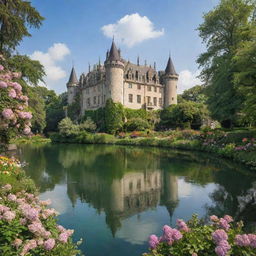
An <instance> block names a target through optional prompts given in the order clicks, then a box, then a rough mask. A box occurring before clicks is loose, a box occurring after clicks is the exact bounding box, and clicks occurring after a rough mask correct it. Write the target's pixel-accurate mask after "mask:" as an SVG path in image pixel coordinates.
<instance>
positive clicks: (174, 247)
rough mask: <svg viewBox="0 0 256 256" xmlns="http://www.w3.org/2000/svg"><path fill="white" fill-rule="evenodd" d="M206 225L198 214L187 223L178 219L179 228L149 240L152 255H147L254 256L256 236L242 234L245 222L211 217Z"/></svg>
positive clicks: (164, 229) (149, 255)
mask: <svg viewBox="0 0 256 256" xmlns="http://www.w3.org/2000/svg"><path fill="white" fill-rule="evenodd" d="M210 219H211V222H210V223H208V224H207V225H206V224H205V223H203V222H202V221H200V220H199V219H198V218H197V216H196V215H194V216H193V217H192V219H191V220H190V221H188V223H185V222H184V221H183V220H177V229H175V228H171V227H169V226H167V225H165V226H164V227H163V235H162V236H161V237H157V236H155V235H151V236H150V238H149V246H150V252H149V253H145V254H143V255H144V256H156V255H157V256H169V255H172V256H181V255H184V256H189V255H192V256H205V255H209V256H210V255H218V256H225V255H255V253H256V234H243V231H242V227H243V223H242V222H238V223H235V222H233V219H232V217H230V216H228V215H225V216H224V217H223V218H220V219H219V218H218V217H217V216H214V215H213V216H211V217H210Z"/></svg>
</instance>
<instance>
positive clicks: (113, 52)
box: [108, 40, 120, 61]
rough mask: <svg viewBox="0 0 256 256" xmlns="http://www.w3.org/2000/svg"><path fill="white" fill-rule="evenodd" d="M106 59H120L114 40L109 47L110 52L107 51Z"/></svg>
mask: <svg viewBox="0 0 256 256" xmlns="http://www.w3.org/2000/svg"><path fill="white" fill-rule="evenodd" d="M108 59H109V60H110V61H115V60H120V54H119V52H118V50H117V48H116V45H115V42H114V40H113V41H112V45H111V49H110V52H109V57H108Z"/></svg>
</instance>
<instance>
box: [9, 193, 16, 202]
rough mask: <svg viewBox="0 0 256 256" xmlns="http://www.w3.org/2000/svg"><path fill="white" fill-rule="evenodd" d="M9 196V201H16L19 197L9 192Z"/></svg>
mask: <svg viewBox="0 0 256 256" xmlns="http://www.w3.org/2000/svg"><path fill="white" fill-rule="evenodd" d="M7 198H8V200H9V201H16V199H17V197H16V196H15V195H14V194H9V195H8V196H7Z"/></svg>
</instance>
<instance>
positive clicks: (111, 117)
mask: <svg viewBox="0 0 256 256" xmlns="http://www.w3.org/2000/svg"><path fill="white" fill-rule="evenodd" d="M123 124H124V108H123V106H122V105H121V104H120V103H114V102H113V101H112V100H111V99H108V100H107V102H106V106H105V125H106V132H108V133H111V134H114V133H115V132H117V131H119V130H121V129H122V127H123Z"/></svg>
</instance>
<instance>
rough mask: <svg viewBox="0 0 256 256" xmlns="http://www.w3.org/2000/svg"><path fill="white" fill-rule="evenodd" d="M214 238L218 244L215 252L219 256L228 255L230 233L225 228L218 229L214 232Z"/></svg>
mask: <svg viewBox="0 0 256 256" xmlns="http://www.w3.org/2000/svg"><path fill="white" fill-rule="evenodd" d="M212 239H213V241H214V242H215V244H216V245H217V247H216V248H215V252H216V254H217V255H218V256H226V255H227V253H228V251H229V250H230V249H231V246H230V245H229V243H228V235H227V233H226V232H225V230H223V229H217V230H216V231H214V232H213V233H212Z"/></svg>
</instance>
